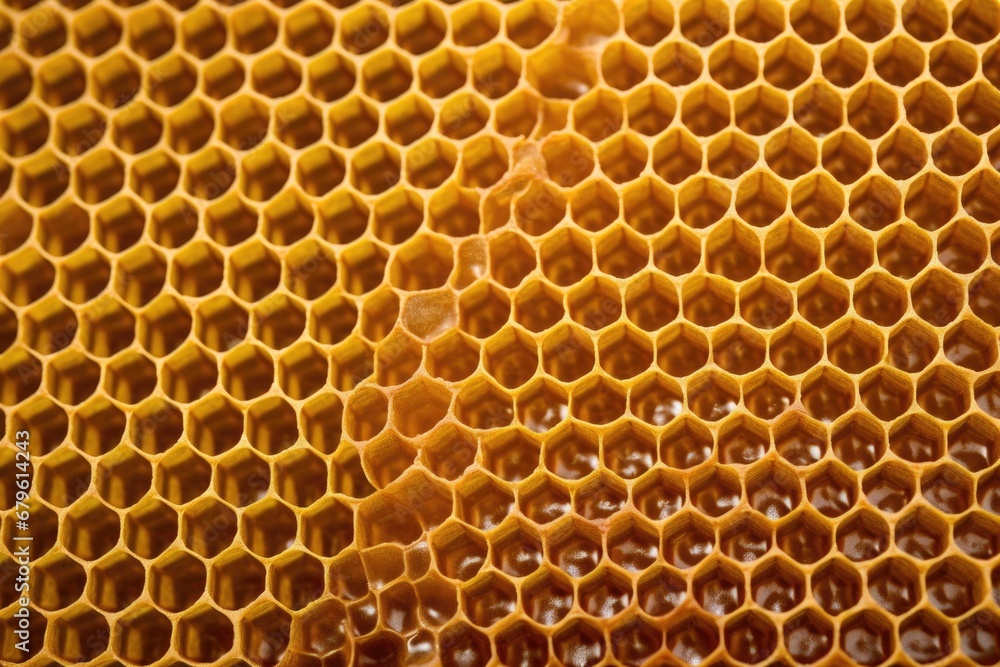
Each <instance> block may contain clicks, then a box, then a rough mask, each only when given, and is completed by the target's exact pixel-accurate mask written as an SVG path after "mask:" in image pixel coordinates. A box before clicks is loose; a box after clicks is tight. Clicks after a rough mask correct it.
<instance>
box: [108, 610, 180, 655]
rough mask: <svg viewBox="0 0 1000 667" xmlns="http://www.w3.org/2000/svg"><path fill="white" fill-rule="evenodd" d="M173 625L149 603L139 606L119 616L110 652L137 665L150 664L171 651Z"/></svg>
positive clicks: (112, 636) (113, 631)
mask: <svg viewBox="0 0 1000 667" xmlns="http://www.w3.org/2000/svg"><path fill="white" fill-rule="evenodd" d="M172 633H173V626H172V624H171V623H170V620H169V619H167V617H166V616H164V615H163V614H161V613H160V612H159V611H157V610H156V609H154V608H153V607H152V606H151V605H149V603H140V604H138V605H136V606H135V607H132V608H131V609H130V610H129V611H128V612H127V613H125V614H123V615H122V616H120V617H119V618H118V619H117V621H116V622H115V626H114V628H113V629H112V632H111V649H112V650H113V651H114V652H115V654H116V655H117V656H119V657H120V658H122V659H123V660H126V661H128V662H132V663H135V664H138V665H149V664H152V663H154V662H156V661H157V660H159V659H160V658H162V657H163V656H164V654H166V652H167V651H168V650H170V637H171V635H172Z"/></svg>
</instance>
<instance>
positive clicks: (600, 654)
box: [33, 573, 1000, 667]
mask: <svg viewBox="0 0 1000 667" xmlns="http://www.w3.org/2000/svg"><path fill="white" fill-rule="evenodd" d="M834 576H835V577H836V578H835V579H833V580H832V582H831V583H837V584H840V583H842V581H841V579H842V575H841V574H840V573H835V574H834ZM303 578H304V577H303ZM494 580H495V581H494ZM650 581H651V582H652V581H653V580H652V579H651V580H650ZM480 583H481V585H480V586H479V587H478V588H474V589H473V588H470V589H469V590H467V591H463V592H462V593H461V594H458V593H457V592H456V590H455V589H454V587H452V586H450V585H449V584H447V583H446V582H443V581H441V580H439V579H437V578H435V577H434V576H432V575H429V576H427V577H425V578H423V579H421V580H420V581H418V582H417V583H416V584H410V583H407V582H399V583H396V584H393V585H391V586H388V587H386V588H385V589H384V590H382V591H380V592H379V594H378V595H375V594H370V595H369V596H367V597H366V598H364V599H361V600H355V601H353V602H351V603H348V604H346V605H345V603H344V602H342V601H339V600H323V601H316V602H313V603H311V604H309V605H308V606H307V607H305V609H304V610H301V611H300V612H297V613H296V612H293V613H292V614H289V613H288V612H287V611H286V610H285V609H283V608H282V607H281V606H280V605H279V604H278V603H276V602H275V601H272V600H262V601H260V602H257V603H255V604H253V605H252V606H251V607H250V611H251V613H249V614H247V615H246V616H244V617H243V618H242V619H241V620H240V622H239V624H238V625H237V626H236V627H235V628H234V627H233V622H232V621H231V620H229V619H228V618H227V617H226V616H225V615H224V614H222V613H220V612H219V611H218V610H216V609H214V608H213V607H212V606H211V605H210V604H208V603H204V602H203V603H199V604H198V605H197V606H195V607H194V608H192V609H191V610H190V611H189V612H187V613H184V614H183V615H180V616H179V617H177V618H176V619H175V620H174V621H171V620H170V619H169V618H168V617H167V616H165V615H164V614H162V613H161V612H160V611H158V610H157V609H156V608H155V607H154V606H152V605H150V604H149V603H148V602H142V603H138V604H137V605H135V606H134V607H133V608H132V609H130V610H129V611H128V612H127V613H126V614H125V615H124V616H123V617H122V618H120V619H118V620H117V621H116V622H115V623H114V632H113V633H112V634H111V635H110V636H112V637H114V638H115V639H114V640H113V641H112V642H110V644H111V645H110V646H108V643H107V642H94V643H91V644H90V645H84V644H83V643H82V642H80V641H79V636H80V631H79V629H78V627H77V626H83V627H84V628H85V629H86V631H87V632H90V633H92V634H93V635H97V636H109V624H108V622H107V621H106V620H105V618H104V617H103V615H102V614H101V613H99V612H98V611H96V610H95V609H93V608H92V607H90V606H89V605H87V604H84V603H80V604H78V605H75V606H74V607H72V608H71V612H72V614H71V615H70V616H69V617H57V618H55V619H53V621H52V622H51V625H50V626H48V627H47V624H46V622H45V620H44V619H41V620H36V622H35V623H34V626H33V630H34V631H35V632H36V633H38V634H44V633H45V632H46V630H49V628H51V630H50V634H51V635H52V636H53V638H54V639H53V642H52V644H53V646H52V650H53V651H54V653H55V654H56V655H57V656H59V657H60V658H62V659H64V660H67V661H70V662H85V661H88V660H93V659H96V658H98V657H100V656H101V655H102V654H103V653H104V652H105V651H106V650H107V649H108V648H110V649H111V650H113V651H114V653H115V654H117V655H118V656H119V657H121V658H123V659H125V660H127V661H128V662H130V663H133V664H140V665H145V664H151V663H154V662H156V661H157V660H158V659H159V658H161V657H163V656H164V654H166V653H167V652H168V650H170V647H171V636H172V635H173V636H174V637H175V642H176V645H177V646H176V650H177V651H178V652H179V653H180V655H181V656H183V657H184V658H187V659H189V660H192V661H194V662H211V661H213V660H219V659H221V658H223V657H225V656H226V655H227V654H228V653H230V651H231V650H232V649H233V648H234V647H238V651H239V653H240V654H242V655H243V656H244V657H245V658H246V659H248V660H250V661H251V662H252V663H254V664H257V665H261V666H267V665H273V664H277V663H278V662H279V661H282V660H293V659H294V660H297V661H299V662H305V664H312V661H315V660H317V657H316V656H326V657H328V658H329V657H331V656H335V657H336V658H337V659H343V660H346V659H348V656H350V655H353V656H354V657H355V659H357V660H359V661H382V662H386V661H389V662H390V664H401V663H402V662H403V661H404V660H405V659H406V658H407V657H409V658H414V657H416V656H419V657H426V658H432V657H437V658H439V659H441V660H442V661H443V664H446V665H470V666H475V667H480V666H484V665H486V664H489V663H490V660H491V658H493V657H494V655H495V657H496V658H497V659H499V660H500V662H501V663H502V664H505V665H515V664H517V665H520V664H525V665H536V664H538V665H541V664H547V663H548V661H549V660H550V659H552V658H554V659H557V660H559V661H560V664H568V665H581V666H584V665H592V664H597V663H599V662H600V661H601V660H603V659H608V660H614V661H615V664H627V665H641V664H644V663H645V661H646V660H648V659H650V658H651V657H655V656H657V655H658V656H659V657H660V658H661V659H670V660H673V661H676V660H681V661H682V662H683V663H684V664H700V663H702V662H704V661H705V660H707V659H710V658H711V657H712V656H713V655H714V656H722V655H724V654H728V655H729V656H732V658H733V659H736V660H738V661H740V662H744V663H757V662H761V661H763V660H765V659H767V658H768V657H773V656H774V655H776V654H777V655H782V654H787V655H789V656H790V657H791V658H792V659H793V660H795V661H796V662H797V663H798V664H809V663H813V662H816V661H818V660H820V659H821V658H824V657H825V656H827V655H828V654H830V653H831V652H834V653H835V654H836V655H838V656H839V659H843V660H850V661H852V663H853V664H861V665H877V664H880V663H882V662H885V661H886V660H888V659H889V658H890V657H892V656H893V655H894V654H896V653H897V652H898V653H900V654H905V655H906V656H907V657H908V658H909V659H911V660H914V661H916V662H918V663H928V662H934V661H936V660H940V659H943V658H945V657H947V656H948V655H950V654H952V653H957V652H958V650H959V648H960V650H961V653H962V654H964V655H967V656H969V657H970V658H972V659H973V660H974V661H975V662H977V663H979V664H991V663H992V662H993V661H994V660H995V659H996V655H997V650H996V646H995V643H996V640H997V635H998V633H1000V630H998V628H997V625H998V622H997V619H996V617H995V615H994V614H993V613H992V612H991V611H988V610H983V611H982V612H980V613H979V614H977V615H974V616H973V617H972V618H969V619H966V620H965V621H962V622H961V623H960V624H958V625H957V630H955V631H949V628H948V623H947V621H946V619H945V618H944V617H942V616H941V615H940V614H939V613H937V612H935V611H933V610H931V609H928V608H921V609H919V610H917V611H916V612H914V613H913V614H911V615H910V616H909V617H908V618H906V619H904V620H903V621H902V623H901V624H900V625H899V627H898V629H896V628H895V627H894V626H895V624H894V623H893V621H892V619H891V617H888V616H886V615H885V614H884V612H881V611H880V610H878V609H877V608H873V607H862V608H861V609H859V610H855V611H854V612H852V613H851V614H850V615H849V616H847V617H845V618H844V619H842V620H839V621H838V620H835V619H833V620H831V619H829V618H828V617H827V616H826V615H825V614H824V613H823V612H822V611H821V610H820V609H819V608H817V607H814V606H808V607H805V608H803V609H802V610H800V611H799V612H798V613H796V614H794V615H793V616H790V617H789V618H788V619H786V620H783V621H782V622H780V623H779V624H777V625H776V624H775V622H774V621H773V620H772V619H771V617H769V616H768V615H767V614H766V613H763V612H762V611H760V610H755V609H754V610H749V611H745V612H742V613H740V614H738V615H734V617H733V618H731V619H730V620H728V621H726V622H725V624H724V626H723V624H722V623H719V622H718V621H717V619H715V618H713V617H711V616H709V615H707V614H706V613H704V612H701V611H693V612H691V611H689V612H688V613H686V614H678V615H677V616H676V617H670V620H669V622H667V623H665V624H663V623H657V622H655V621H656V620H658V619H652V620H650V619H648V617H647V616H645V615H643V614H640V613H639V609H644V608H645V607H647V606H651V605H652V606H654V607H657V606H659V605H660V604H661V603H663V604H671V603H673V601H674V599H675V598H679V599H681V600H683V599H685V597H686V592H685V591H681V592H680V593H678V592H676V591H673V590H671V589H669V588H666V589H664V588H662V587H663V586H665V585H668V584H670V583H671V582H670V580H669V573H668V574H667V575H664V580H663V581H662V582H660V583H655V582H653V583H651V584H649V586H647V588H646V595H645V596H643V598H642V599H641V601H639V602H632V600H633V597H632V596H631V595H627V594H626V593H625V592H622V593H620V595H621V597H614V594H615V593H617V592H618V591H617V589H611V590H605V591H599V592H595V593H594V594H591V595H588V596H587V597H586V600H588V601H591V603H593V604H596V601H599V600H602V599H604V598H605V597H608V596H612V599H613V603H611V604H620V603H621V602H622V598H627V600H628V611H626V612H625V613H624V614H621V616H620V618H616V619H615V620H613V621H610V622H608V621H595V620H593V619H588V618H587V615H585V613H583V612H577V613H574V614H573V615H571V616H569V617H567V618H566V619H565V620H564V621H563V622H560V623H558V624H556V625H554V627H552V628H544V629H540V628H539V627H537V626H535V625H533V624H531V623H529V622H525V621H522V620H515V619H512V618H510V617H511V616H512V615H514V614H515V613H516V612H517V611H518V605H517V603H516V595H515V593H514V590H513V587H512V586H511V585H510V584H509V583H508V584H507V585H506V587H505V586H503V584H504V583H506V581H505V580H504V579H503V577H502V576H501V575H492V577H490V576H487V577H485V578H484V579H483V581H482V582H480ZM609 583H613V582H609ZM848 583H849V582H848ZM491 585H495V586H497V588H496V589H491V588H490V586H491ZM508 588H509V589H510V590H508ZM629 593H630V591H629ZM830 594H831V595H838V596H839V595H844V594H846V593H844V591H841V590H840V589H839V588H837V589H834V590H831V591H830ZM565 596H566V592H565V590H563V589H561V588H559V586H558V582H554V581H547V582H545V581H543V582H541V583H540V584H539V591H538V592H537V595H535V596H534V597H533V598H531V599H532V600H534V601H535V604H533V607H542V606H543V605H552V606H554V607H556V608H557V609H558V608H559V605H561V604H564V603H565V602H566V597H565ZM825 596H826V594H824V597H825ZM460 601H461V606H460V604H459V602H460ZM570 603H572V596H571V597H570ZM425 605H431V606H432V607H433V608H432V609H431V610H428V611H426V612H423V613H421V614H420V615H419V617H418V612H417V611H416V610H417V609H423V608H424V606H425ZM459 609H461V610H462V612H463V615H464V616H465V617H466V618H468V619H469V620H468V621H466V620H456V621H452V619H453V618H455V616H456V615H457V614H458V612H459ZM424 616H426V617H428V618H424ZM654 616H655V614H654ZM36 618H37V617H36ZM383 619H384V622H383V623H382V624H380V623H379V621H380V620H383ZM428 620H429V621H430V624H431V625H432V626H433V627H434V628H435V630H430V629H429V628H421V626H422V625H423V624H424V623H425V622H427V621H428ZM470 621H471V623H470ZM491 626H495V627H492V628H491ZM602 628H603V629H602ZM359 635H360V636H359ZM953 635H954V636H953ZM897 642H898V646H897ZM664 647H666V649H667V650H668V651H669V652H670V653H669V654H667V653H665V652H664V650H663V649H664ZM838 647H839V648H838ZM550 656H551V658H550ZM297 664H298V663H297Z"/></svg>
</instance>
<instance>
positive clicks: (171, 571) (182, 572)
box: [149, 551, 206, 612]
mask: <svg viewBox="0 0 1000 667" xmlns="http://www.w3.org/2000/svg"><path fill="white" fill-rule="evenodd" d="M205 581H206V575H205V565H204V564H203V563H202V562H201V561H200V560H199V559H198V558H196V557H195V556H194V555H192V554H190V553H188V552H186V551H171V552H167V553H166V554H164V555H163V556H161V557H160V558H158V559H157V560H156V561H155V562H154V563H153V564H152V565H151V566H150V569H149V594H150V597H151V598H152V600H153V602H154V603H155V604H156V605H157V606H158V607H160V608H161V609H164V610H166V611H173V612H176V611H184V610H185V609H188V608H189V607H191V605H193V604H194V603H195V602H197V600H198V599H199V598H200V597H201V596H202V594H203V593H204V591H205Z"/></svg>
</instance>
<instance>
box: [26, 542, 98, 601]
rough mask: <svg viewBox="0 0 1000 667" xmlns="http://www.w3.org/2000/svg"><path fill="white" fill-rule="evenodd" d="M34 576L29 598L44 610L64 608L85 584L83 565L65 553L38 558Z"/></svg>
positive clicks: (82, 590) (74, 598)
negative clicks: (33, 586)
mask: <svg viewBox="0 0 1000 667" xmlns="http://www.w3.org/2000/svg"><path fill="white" fill-rule="evenodd" d="M96 570H97V567H95V568H94V571H96ZM35 576H36V577H37V579H36V581H37V588H36V589H35V590H34V591H32V592H31V598H32V601H33V602H34V603H35V604H36V605H38V606H39V607H40V608H42V609H44V610H46V611H57V610H60V609H66V608H67V607H69V606H70V605H72V604H73V603H74V602H75V601H76V600H77V599H79V597H80V595H82V594H83V592H84V588H85V587H86V585H87V576H86V574H85V573H84V571H83V567H82V566H81V565H80V564H79V563H77V562H76V561H75V560H73V559H72V558H71V557H70V556H68V555H67V554H65V553H58V552H53V553H49V554H47V555H46V556H45V557H44V558H43V559H41V560H39V561H38V563H37V564H36V565H35ZM94 576H95V577H96V576H97V574H96V572H95V574H94ZM11 602H13V600H11Z"/></svg>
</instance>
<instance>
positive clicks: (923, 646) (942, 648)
mask: <svg viewBox="0 0 1000 667" xmlns="http://www.w3.org/2000/svg"><path fill="white" fill-rule="evenodd" d="M899 643H900V646H902V648H903V651H904V652H905V653H906V654H907V655H908V656H910V657H911V658H912V659H913V660H916V661H917V662H920V663H926V662H933V661H934V660H940V659H941V658H943V657H945V656H946V655H948V654H949V653H951V651H952V644H951V632H950V630H949V628H948V625H947V623H946V621H945V619H943V618H941V616H940V615H939V614H937V613H936V612H934V611H931V610H927V609H921V610H920V611H918V612H916V613H914V614H913V615H912V616H910V617H909V618H907V619H906V620H905V621H903V623H902V624H901V625H900V626H899Z"/></svg>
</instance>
